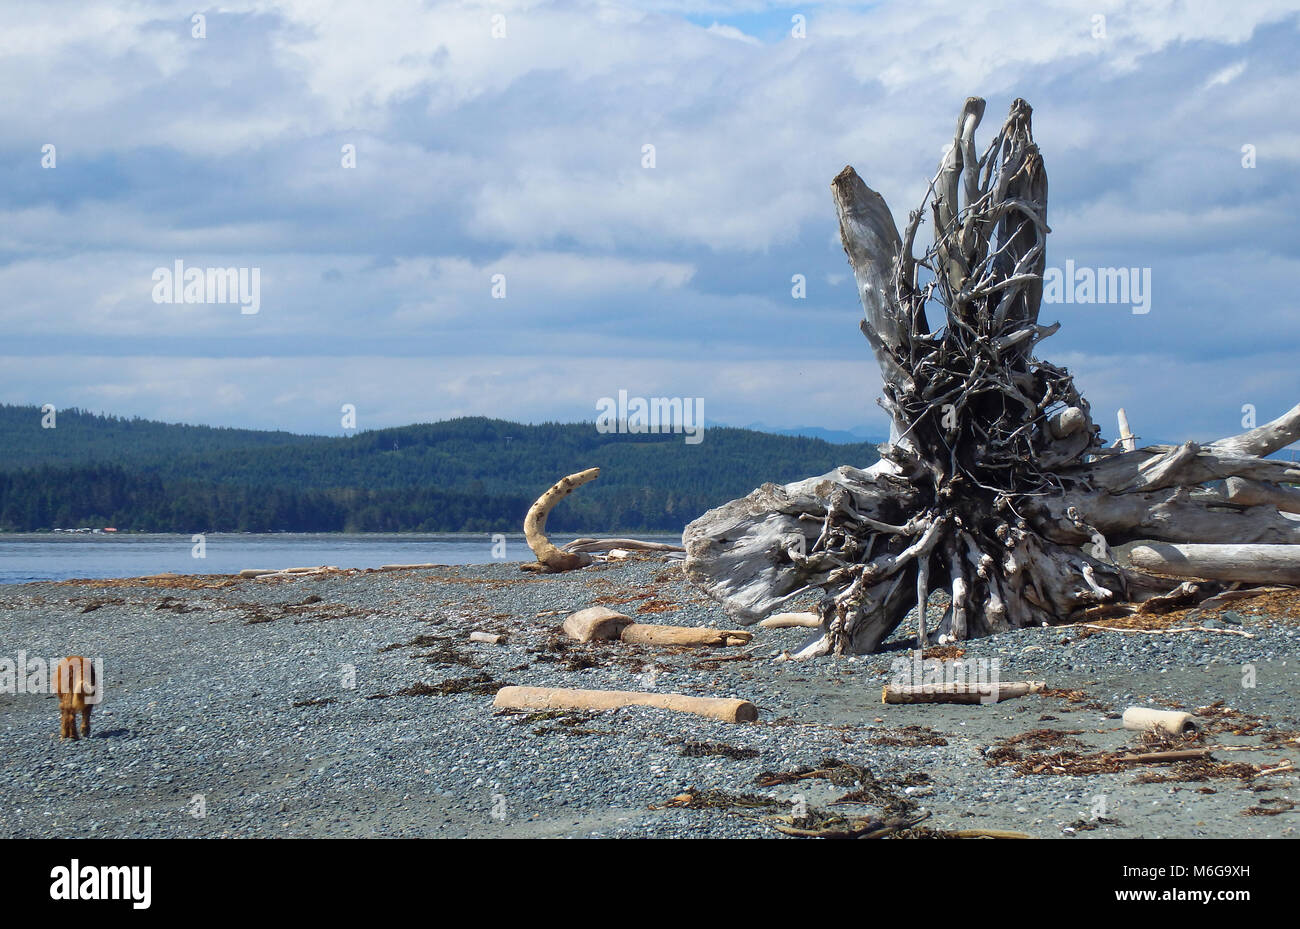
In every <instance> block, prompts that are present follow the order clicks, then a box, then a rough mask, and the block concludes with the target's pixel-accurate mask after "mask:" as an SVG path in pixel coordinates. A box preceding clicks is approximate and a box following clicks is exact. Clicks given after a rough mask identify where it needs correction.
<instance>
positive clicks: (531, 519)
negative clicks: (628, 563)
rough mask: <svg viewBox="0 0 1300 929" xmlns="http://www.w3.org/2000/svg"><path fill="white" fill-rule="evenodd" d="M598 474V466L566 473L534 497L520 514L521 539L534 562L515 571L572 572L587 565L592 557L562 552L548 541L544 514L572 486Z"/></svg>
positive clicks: (546, 513)
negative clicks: (538, 495) (522, 518)
mask: <svg viewBox="0 0 1300 929" xmlns="http://www.w3.org/2000/svg"><path fill="white" fill-rule="evenodd" d="M598 477H600V468H588V469H587V470H586V471H578V472H577V473H576V474H570V475H569V476H568V477H565V478H562V479H561V480H559V481H557V482H556V483H555V484H553V485H552V486H551V488H550V490H548V491H546V493H544V494H542V495H541V496H540V497H538V498H537V502H536V503H534V504H533V505H532V506H531V507H529V508H528V515H527V516H525V517H524V540H525V541H526V542H527V543H528V547H529V548H531V549H532V550H533V554H534V555H536V556H537V561H536V562H535V563H529V564H523V565H520V566H519V570H521V571H540V572H543V573H546V574H554V573H558V572H560V571H572V570H573V569H574V568H584V567H586V566H587V565H589V564H591V562H592V557H591V556H590V555H588V554H587V553H586V552H562V551H560V550H559V549H558V548H556V547H555V546H554V545H552V544H551V540H550V539H549V538H547V536H546V517H548V516H550V515H551V510H553V509H555V505H556V504H557V503H559V502H560V501H561V500H563V499H564V498H565V497H567V496H568V495H569V494H571V493H573V491H574V489H575V488H578V487H581V486H582V485H583V484H586V483H587V482H588V481H594V480H595V479H596V478H598Z"/></svg>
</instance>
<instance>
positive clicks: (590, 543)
mask: <svg viewBox="0 0 1300 929" xmlns="http://www.w3.org/2000/svg"><path fill="white" fill-rule="evenodd" d="M560 551H562V552H586V553H588V554H594V553H597V552H608V553H609V554H611V555H613V554H614V552H616V551H619V552H624V553H631V552H684V551H686V549H684V548H683V547H682V546H680V545H672V544H670V543H668V542H641V541H639V540H637V539H574V540H573V541H572V542H566V543H564V544H563V545H561V546H560Z"/></svg>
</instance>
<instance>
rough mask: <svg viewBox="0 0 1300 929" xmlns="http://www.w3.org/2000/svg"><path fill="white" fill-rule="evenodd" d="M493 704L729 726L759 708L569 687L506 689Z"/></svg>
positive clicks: (748, 720)
mask: <svg viewBox="0 0 1300 929" xmlns="http://www.w3.org/2000/svg"><path fill="white" fill-rule="evenodd" d="M492 705H493V706H495V707H497V708H498V709H510V710H614V709H618V708H619V707H622V706H654V707H659V708H660V709H664V710H675V711H676V712H679V713H693V714H695V715H696V716H709V717H711V718H713V719H720V720H722V721H723V722H727V723H752V722H754V721H755V720H756V719H758V709H757V707H755V706H754V704H752V703H750V702H749V701H748V700H738V699H734V698H730V697H687V696H684V695H682V694H657V693H644V692H641V691H635V690H575V689H570V688H567V687H513V686H512V687H502V688H501V689H500V690H498V691H497V695H496V698H495V699H494V700H493V702H492Z"/></svg>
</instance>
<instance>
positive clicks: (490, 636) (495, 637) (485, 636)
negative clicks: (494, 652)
mask: <svg viewBox="0 0 1300 929" xmlns="http://www.w3.org/2000/svg"><path fill="white" fill-rule="evenodd" d="M469 640H470V641H471V642H483V643H484V644H486V645H500V644H501V643H503V642H505V640H506V637H505V636H504V635H500V634H498V633H495V632H480V631H478V630H477V629H476V630H474V631H473V632H471V633H470V634H469Z"/></svg>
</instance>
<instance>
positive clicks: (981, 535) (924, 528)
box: [683, 97, 1300, 658]
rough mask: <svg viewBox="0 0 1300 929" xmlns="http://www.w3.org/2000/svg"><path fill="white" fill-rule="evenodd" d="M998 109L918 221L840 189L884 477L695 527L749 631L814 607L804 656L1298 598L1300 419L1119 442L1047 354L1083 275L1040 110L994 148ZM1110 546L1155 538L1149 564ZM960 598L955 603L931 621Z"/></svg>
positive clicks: (877, 474) (694, 560)
mask: <svg viewBox="0 0 1300 929" xmlns="http://www.w3.org/2000/svg"><path fill="white" fill-rule="evenodd" d="M984 111H985V101H984V100H982V99H980V98H979V97H970V98H968V99H967V100H966V101H965V103H964V105H963V106H962V108H961V112H960V114H959V115H958V118H957V122H956V127H955V130H954V132H953V135H952V136H951V137H950V138H951V140H952V144H951V145H949V146H947V147H945V149H944V154H943V156H942V162H941V163H940V165H939V168H938V171H937V173H936V174H935V175H934V176H933V177H934V179H933V181H932V182H931V183H930V185H929V187H928V188H926V192H925V195H924V197H923V198H922V203H921V204H920V207H919V208H918V209H915V210H912V211H911V212H910V213H905V212H902V211H897V210H891V209H890V207H889V205H888V204H887V203H886V202H885V199H884V198H883V197H882V196H881V195H880V194H879V193H877V192H876V191H874V190H872V189H870V188H869V187H868V186H867V185H866V183H864V181H863V180H862V178H861V177H859V176H858V174H857V172H856V171H855V170H854V169H853V168H852V167H846V168H844V169H843V170H842V171H841V172H840V173H839V174H838V175H837V176H836V177H835V178H834V179H833V180H832V181H831V195H832V199H833V201H834V205H835V209H836V213H837V218H838V220H839V230H840V239H841V242H842V244H843V246H844V250H845V253H846V255H847V256H848V261H849V265H850V266H851V268H852V272H853V278H854V281H855V283H856V290H857V292H858V295H859V297H860V299H861V302H862V307H863V310H864V311H865V319H863V320H862V321H861V323H860V328H861V330H862V333H863V335H864V336H865V337H866V339H867V343H868V345H869V347H870V350H871V353H872V355H873V356H874V359H875V362H876V364H877V365H878V366H879V369H880V374H881V380H882V383H883V397H882V398H881V399H880V404H881V405H882V406H883V407H884V409H885V411H886V413H887V414H888V416H889V418H890V421H891V422H890V427H891V428H890V436H891V438H890V440H889V441H888V442H886V443H883V444H881V445H880V461H879V462H877V463H876V464H874V465H872V466H871V467H869V468H865V469H864V468H858V467H854V466H850V465H845V466H842V467H839V468H836V469H834V470H832V471H830V472H828V473H826V474H822V475H818V476H813V477H809V478H806V479H805V480H801V481H795V482H792V483H789V484H784V485H778V484H775V483H764V484H762V485H761V486H759V487H758V488H757V489H755V490H754V491H752V492H751V493H750V494H749V495H748V496H746V497H744V498H742V499H738V500H733V501H731V502H729V503H725V504H723V505H722V506H719V507H716V508H714V509H712V510H709V511H708V512H706V513H704V514H703V515H701V516H700V517H698V518H697V519H695V520H694V521H692V522H691V523H690V524H689V525H688V526H687V527H686V529H685V532H684V534H683V541H684V544H685V546H686V551H687V556H686V566H685V568H686V574H687V576H688V578H689V579H690V580H691V582H692V583H694V584H695V585H696V586H697V587H699V588H700V589H701V590H702V591H704V592H705V593H706V594H707V595H708V596H710V597H711V598H713V599H714V600H716V601H718V602H720V603H721V604H722V605H723V607H724V608H725V609H726V611H727V613H728V615H729V616H730V617H731V618H732V621H734V622H736V623H739V624H742V625H750V624H753V623H756V622H759V621H761V620H763V619H764V618H765V617H767V616H769V615H771V614H772V613H776V612H779V611H781V610H786V609H791V608H792V606H793V604H794V603H795V602H796V601H797V600H798V599H803V600H808V599H813V598H815V599H816V600H817V613H818V616H819V618H820V619H821V623H820V626H819V628H818V629H817V630H814V631H813V634H812V635H810V636H809V639H808V640H807V641H806V642H805V643H804V644H803V645H802V646H801V647H800V648H799V649H798V650H797V651H796V652H795V657H797V658H812V657H816V656H819V655H830V654H835V655H839V654H862V653H868V652H875V651H877V650H879V649H880V648H881V646H882V644H883V643H884V642H885V640H886V639H887V638H888V637H889V635H890V634H891V633H892V632H893V631H894V630H895V629H896V628H897V627H898V626H899V625H900V623H902V622H903V621H904V620H905V619H906V618H907V617H908V616H909V615H910V614H912V611H914V610H915V611H916V614H915V615H916V622H917V639H918V644H919V645H920V647H922V648H925V647H926V646H928V645H929V644H930V641H931V639H932V638H934V637H937V639H938V644H940V645H943V644H949V643H951V642H961V641H964V640H965V639H968V638H973V637H976V636H985V635H992V634H996V633H1001V632H1005V631H1009V630H1012V629H1021V628H1036V627H1042V626H1052V625H1058V624H1061V623H1066V622H1074V621H1078V620H1080V619H1086V618H1088V611H1089V610H1097V609H1099V608H1105V609H1109V608H1112V607H1115V606H1117V605H1122V608H1123V609H1127V608H1128V607H1127V605H1128V604H1145V603H1147V601H1154V598H1161V597H1165V596H1166V595H1167V594H1169V593H1170V592H1171V590H1172V591H1173V592H1174V594H1175V595H1174V596H1173V597H1172V598H1169V599H1165V600H1163V601H1160V602H1157V603H1154V604H1153V605H1154V606H1156V607H1158V608H1161V609H1163V608H1164V607H1171V606H1173V605H1175V604H1179V605H1185V606H1188V607H1191V606H1195V605H1196V603H1198V602H1199V601H1201V600H1204V599H1206V598H1208V597H1212V596H1214V595H1215V594H1217V593H1219V592H1220V591H1221V590H1223V588H1224V584H1225V582H1230V581H1240V582H1248V583H1249V582H1255V583H1276V582H1288V583H1300V521H1298V520H1295V519H1292V518H1290V517H1292V516H1294V515H1296V514H1297V513H1300V491H1297V489H1296V488H1295V487H1294V486H1293V485H1296V484H1300V464H1298V463H1296V462H1291V461H1286V460H1282V459H1278V458H1270V457H1269V456H1270V455H1271V454H1272V453H1273V452H1276V451H1279V450H1281V449H1283V448H1286V447H1287V446H1289V445H1291V444H1292V443H1294V442H1296V441H1297V440H1298V439H1300V404H1298V405H1296V406H1295V407H1293V408H1292V409H1290V410H1288V411H1286V412H1285V413H1282V415H1280V416H1279V417H1277V418H1276V419H1274V420H1272V421H1271V422H1267V423H1264V424H1263V425H1260V426H1258V427H1257V428H1251V429H1249V430H1248V431H1246V432H1242V433H1240V434H1238V435H1234V436H1228V437H1225V438H1221V439H1218V440H1216V441H1213V442H1206V443H1198V442H1192V441H1189V442H1184V443H1182V444H1173V445H1164V444H1150V443H1145V442H1141V441H1139V439H1138V437H1137V436H1136V435H1134V432H1133V430H1132V429H1131V428H1129V425H1128V418H1127V415H1125V416H1124V417H1123V418H1121V419H1119V422H1120V426H1121V428H1120V441H1119V443H1117V444H1116V445H1111V446H1110V447H1107V443H1106V441H1105V440H1103V439H1102V437H1101V429H1102V427H1101V425H1099V424H1097V423H1096V422H1094V421H1093V420H1092V415H1091V412H1090V408H1089V404H1088V402H1087V401H1086V400H1085V398H1084V397H1083V396H1082V394H1081V392H1080V391H1079V389H1078V386H1077V385H1076V384H1075V382H1074V380H1073V377H1072V376H1071V374H1070V372H1069V371H1068V370H1066V369H1065V368H1064V367H1061V366H1059V365H1056V364H1052V363H1050V362H1049V361H1048V360H1046V359H1045V357H1044V355H1043V353H1042V351H1041V344H1040V343H1041V342H1042V341H1043V340H1044V339H1046V338H1048V337H1049V336H1051V335H1053V334H1054V333H1055V332H1056V331H1057V329H1058V328H1059V324H1056V323H1052V324H1050V325H1049V324H1044V323H1042V322H1040V311H1041V310H1042V308H1043V307H1044V306H1048V307H1049V308H1050V304H1051V303H1052V299H1051V298H1052V297H1053V295H1057V296H1059V293H1060V290H1061V287H1062V280H1061V275H1060V272H1059V270H1058V269H1055V268H1048V267H1047V261H1046V255H1047V239H1048V237H1049V233H1050V229H1049V227H1048V223H1047V206H1048V196H1047V194H1048V183H1047V174H1046V169H1045V167H1044V162H1043V153H1042V151H1041V149H1040V148H1039V147H1038V145H1037V144H1036V143H1035V141H1034V138H1033V132H1032V116H1033V113H1032V109H1031V107H1030V106H1029V104H1028V103H1027V102H1026V101H1025V100H1023V99H1016V100H1014V101H1013V102H1012V104H1011V108H1010V112H1009V113H1008V114H1007V117H1006V119H1005V120H1004V121H1003V122H1002V123H1001V124H1000V126H999V127H997V128H996V129H995V133H994V135H993V137H992V139H991V140H990V141H989V143H988V144H987V145H981V146H979V147H978V148H977V146H976V138H975V135H976V130H977V129H978V127H979V125H980V122H981V120H982V119H983V117H984ZM895 215H899V216H906V222H905V225H904V226H903V228H902V229H901V230H900V229H899V228H898V226H897V225H896V223H895V221H894V216H895ZM923 224H928V227H929V230H928V231H929V232H930V233H931V235H932V237H933V238H932V240H931V241H930V242H924V241H922V236H921V233H923V231H924V230H923V228H922V227H923ZM1065 286H1066V287H1068V286H1070V284H1069V283H1068V282H1067V283H1065ZM796 325H797V324H796ZM1153 431H1154V430H1153ZM1160 431H1162V432H1169V431H1170V428H1169V427H1168V426H1166V427H1163V428H1161V430H1160ZM1110 539H1114V540H1116V541H1120V540H1130V539H1131V540H1135V541H1139V540H1146V539H1154V540H1155V541H1153V542H1151V543H1149V544H1147V545H1145V546H1140V547H1139V548H1138V549H1136V551H1135V552H1134V553H1133V559H1132V560H1133V565H1131V566H1130V565H1129V564H1128V563H1121V562H1119V561H1117V560H1116V558H1115V557H1114V555H1113V554H1112V552H1111V544H1110V541H1109V540H1110ZM1167 543H1180V544H1178V545H1176V546H1170V545H1168V544H1167ZM1181 543H1193V544H1181ZM1197 578H1207V579H1208V580H1205V581H1200V580H1191V582H1190V583H1185V582H1187V581H1188V580H1189V579H1197ZM940 589H942V590H943V591H944V592H945V593H947V594H949V597H948V603H947V605H946V606H944V607H942V608H941V612H938V613H937V615H932V610H931V607H930V604H929V594H930V593H931V592H936V591H939V590H940ZM1092 615H1094V616H1095V613H1094V614H1092Z"/></svg>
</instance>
